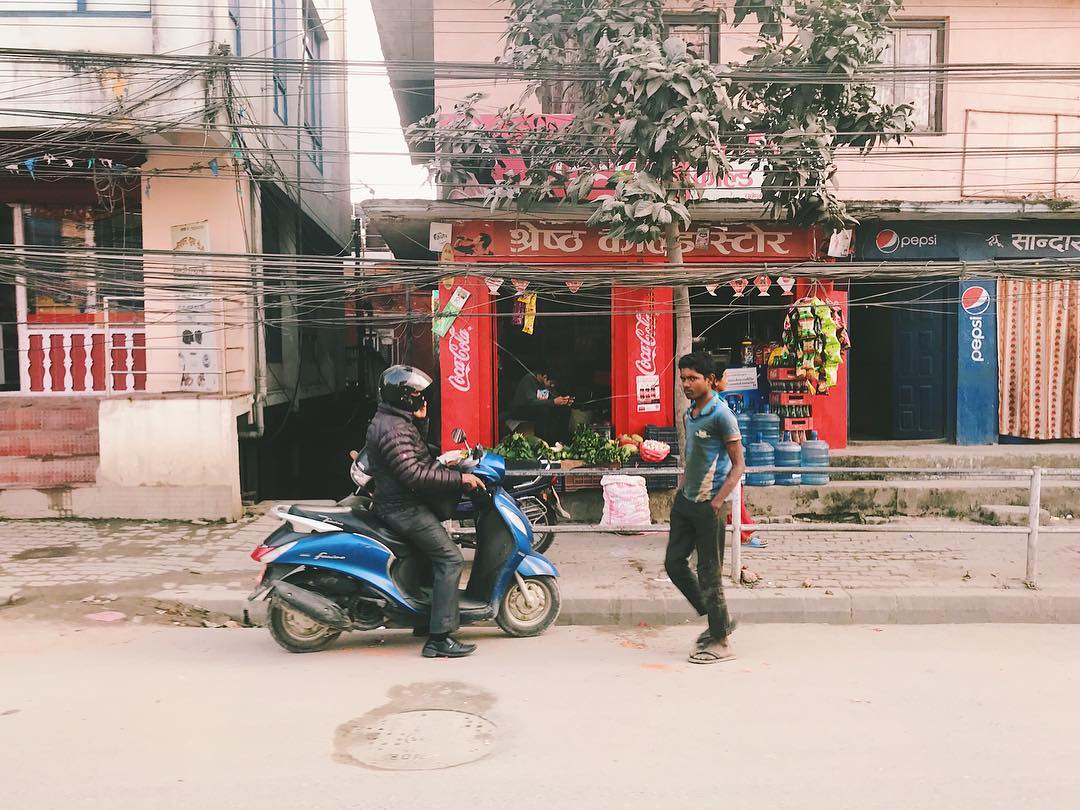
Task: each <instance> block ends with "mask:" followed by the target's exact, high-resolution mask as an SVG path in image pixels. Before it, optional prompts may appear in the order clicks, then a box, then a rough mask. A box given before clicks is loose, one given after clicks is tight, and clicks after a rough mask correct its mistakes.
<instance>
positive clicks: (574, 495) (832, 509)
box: [562, 476, 1080, 523]
mask: <svg viewBox="0 0 1080 810" xmlns="http://www.w3.org/2000/svg"><path fill="white" fill-rule="evenodd" d="M1078 487H1080V482H1078V481H1077V480H1071V479H1068V478H1052V477H1050V476H1047V477H1045V478H1044V479H1043V487H1042V507H1043V509H1045V510H1047V511H1048V512H1049V513H1050V515H1051V516H1056V517H1061V516H1064V515H1066V514H1071V513H1076V512H1077V496H1076V493H1077V492H1078V491H1080V490H1078ZM743 491H744V493H745V496H746V504H747V508H748V509H749V510H750V514H751V515H753V516H754V517H755V518H759V517H760V518H770V517H773V516H778V517H787V516H790V515H799V516H804V517H805V516H815V517H816V518H819V519H822V520H826V519H829V518H832V519H834V520H835V521H837V522H844V521H849V520H854V519H856V516H857V517H858V518H860V519H862V520H866V521H867V522H870V519H872V518H876V517H893V516H899V515H903V516H910V517H920V516H927V515H931V516H939V517H958V518H966V519H975V520H978V519H981V517H980V514H979V511H980V509H981V508H982V507H983V505H984V504H987V503H998V504H1007V505H1010V506H1021V507H1023V508H1024V510H1025V514H1026V510H1027V500H1028V492H1029V485H1028V482H1027V481H1017V480H1000V481H997V480H966V481H957V480H952V481H944V480H933V481H925V480H924V481H913V480H903V481H834V482H832V483H830V484H828V485H826V486H821V487H810V486H805V487H804V486H794V487H785V486H778V485H777V486H771V487H745V489H744V490H743ZM674 497H675V490H663V491H657V492H650V493H649V506H650V510H651V512H652V519H653V521H659V522H666V521H667V519H668V516H669V514H670V512H671V503H672V498H674ZM562 502H563V506H564V507H565V508H566V510H567V511H568V512H570V514H571V515H572V516H573V522H575V523H592V522H597V521H599V520H600V516H601V515H602V514H603V511H604V497H603V494H602V493H601V491H600V490H599V489H590V490H583V491H580V492H570V493H566V494H565V495H563V496H562ZM1025 522H1026V518H1025Z"/></svg>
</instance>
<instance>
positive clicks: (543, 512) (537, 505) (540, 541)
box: [519, 497, 558, 554]
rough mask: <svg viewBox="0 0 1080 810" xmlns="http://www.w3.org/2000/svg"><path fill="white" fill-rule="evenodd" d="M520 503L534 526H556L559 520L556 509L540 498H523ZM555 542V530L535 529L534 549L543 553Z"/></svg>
mask: <svg viewBox="0 0 1080 810" xmlns="http://www.w3.org/2000/svg"><path fill="white" fill-rule="evenodd" d="M519 505H520V506H521V511H522V512H523V513H524V515H525V517H527V518H528V519H529V523H531V524H533V525H534V526H541V525H547V526H554V525H555V524H556V523H557V522H558V517H557V516H556V515H555V512H554V510H552V509H550V508H549V507H548V505H547V504H545V503H544V502H543V501H541V500H540V499H539V498H532V497H529V498H522V499H521V501H520V502H519ZM554 542H555V532H544V531H538V530H534V531H533V541H532V549H533V551H535V552H536V553H537V554H543V553H544V552H545V551H547V550H548V549H549V548H551V544H552V543H554Z"/></svg>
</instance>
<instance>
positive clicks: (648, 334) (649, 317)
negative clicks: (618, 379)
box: [634, 312, 656, 374]
mask: <svg viewBox="0 0 1080 810" xmlns="http://www.w3.org/2000/svg"><path fill="white" fill-rule="evenodd" d="M635 319H636V320H635V323H634V336H635V337H637V342H638V359H637V362H636V363H634V367H635V368H637V373H638V374H655V373H656V316H655V315H654V314H652V313H651V312H639V313H637V315H636V316H635Z"/></svg>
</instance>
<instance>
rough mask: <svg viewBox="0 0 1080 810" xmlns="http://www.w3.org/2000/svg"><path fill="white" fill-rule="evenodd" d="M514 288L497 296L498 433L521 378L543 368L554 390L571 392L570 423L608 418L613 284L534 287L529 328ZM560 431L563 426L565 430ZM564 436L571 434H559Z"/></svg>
mask: <svg viewBox="0 0 1080 810" xmlns="http://www.w3.org/2000/svg"><path fill="white" fill-rule="evenodd" d="M519 298H520V296H518V295H517V294H516V293H511V294H509V295H507V294H503V295H500V296H499V297H497V298H496V299H495V310H496V313H497V323H498V328H497V330H496V334H497V341H498V345H497V350H498V376H497V385H498V389H497V390H498V413H499V434H500V436H502V435H504V434H505V433H506V432H507V431H508V428H507V426H506V418H508V417H509V416H510V413H511V407H512V403H513V401H514V393H515V391H516V390H517V387H518V385H519V384H520V383H521V382H522V380H523V379H524V378H526V377H527V376H528V375H531V374H533V373H535V372H537V371H547V372H548V373H549V374H550V375H551V376H552V377H553V378H554V380H555V384H556V385H555V392H556V393H557V394H558V395H565V396H571V397H574V400H575V403H574V407H573V408H572V409H571V411H570V414H569V417H570V418H569V425H567V428H569V427H572V426H573V425H575V424H596V423H606V424H610V422H611V290H610V289H608V288H597V289H582V290H579V291H578V292H577V293H570V292H565V293H553V292H546V291H545V292H538V293H537V298H536V315H535V319H534V321H533V323H532V334H529V333H528V332H527V326H528V323H527V322H526V318H525V316H526V313H525V312H524V311H523V307H524V303H523V302H520V301H519ZM561 432H566V431H565V430H563V431H561ZM558 438H559V440H562V441H565V440H567V439H568V438H569V436H568V435H567V436H561V437H558Z"/></svg>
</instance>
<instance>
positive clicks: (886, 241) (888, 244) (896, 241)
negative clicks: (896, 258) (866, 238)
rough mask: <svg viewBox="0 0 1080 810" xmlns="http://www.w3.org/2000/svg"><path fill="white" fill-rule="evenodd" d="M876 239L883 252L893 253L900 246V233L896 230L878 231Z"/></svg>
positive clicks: (878, 247)
mask: <svg viewBox="0 0 1080 810" xmlns="http://www.w3.org/2000/svg"><path fill="white" fill-rule="evenodd" d="M874 241H875V242H876V244H877V249H878V250H880V251H881V252H882V253H892V252H893V251H894V250H896V249H897V248H898V247H900V235H899V234H898V233H897V232H896V231H890V230H884V231H878V235H877V238H876V239H875V240H874Z"/></svg>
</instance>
